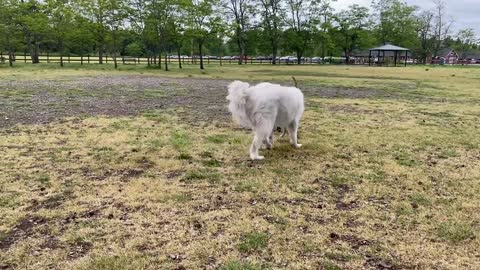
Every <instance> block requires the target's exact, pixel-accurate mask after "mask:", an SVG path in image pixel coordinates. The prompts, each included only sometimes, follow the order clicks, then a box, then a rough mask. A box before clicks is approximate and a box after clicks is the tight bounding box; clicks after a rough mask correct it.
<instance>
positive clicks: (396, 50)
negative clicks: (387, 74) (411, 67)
mask: <svg viewBox="0 0 480 270" xmlns="http://www.w3.org/2000/svg"><path fill="white" fill-rule="evenodd" d="M409 51H410V50H409V49H406V48H402V47H398V46H395V45H392V44H385V45H383V46H380V47H376V48H373V49H370V50H369V54H368V65H369V66H370V65H371V64H372V52H376V54H377V57H378V62H380V57H381V58H382V59H383V62H384V61H385V52H393V62H394V66H397V59H398V55H399V54H403V53H405V66H407V58H408V52H409Z"/></svg>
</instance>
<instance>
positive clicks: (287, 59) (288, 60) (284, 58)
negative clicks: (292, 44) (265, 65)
mask: <svg viewBox="0 0 480 270" xmlns="http://www.w3.org/2000/svg"><path fill="white" fill-rule="evenodd" d="M279 60H280V62H285V63H295V61H296V57H295V56H291V55H289V56H282V57H280V58H279Z"/></svg>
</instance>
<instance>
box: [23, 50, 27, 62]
mask: <svg viewBox="0 0 480 270" xmlns="http://www.w3.org/2000/svg"><path fill="white" fill-rule="evenodd" d="M23 61H25V63H27V52H23Z"/></svg>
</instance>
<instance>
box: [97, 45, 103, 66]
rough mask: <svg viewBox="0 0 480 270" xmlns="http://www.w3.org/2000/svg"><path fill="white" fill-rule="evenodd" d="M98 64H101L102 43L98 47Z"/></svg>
mask: <svg viewBox="0 0 480 270" xmlns="http://www.w3.org/2000/svg"><path fill="white" fill-rule="evenodd" d="M98 63H99V64H100V65H102V64H103V43H101V44H100V47H99V48H98Z"/></svg>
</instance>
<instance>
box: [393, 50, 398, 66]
mask: <svg viewBox="0 0 480 270" xmlns="http://www.w3.org/2000/svg"><path fill="white" fill-rule="evenodd" d="M397 53H398V51H394V52H393V66H394V67H397Z"/></svg>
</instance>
